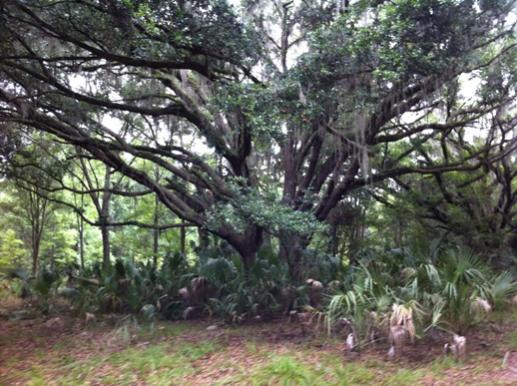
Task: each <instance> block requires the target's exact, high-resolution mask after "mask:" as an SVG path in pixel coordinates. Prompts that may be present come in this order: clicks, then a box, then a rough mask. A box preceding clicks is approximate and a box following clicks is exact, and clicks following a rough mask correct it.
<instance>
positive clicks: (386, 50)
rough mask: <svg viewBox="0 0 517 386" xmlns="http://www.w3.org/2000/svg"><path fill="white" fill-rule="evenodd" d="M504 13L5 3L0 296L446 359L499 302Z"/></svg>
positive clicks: (456, 5) (514, 289) (286, 5)
mask: <svg viewBox="0 0 517 386" xmlns="http://www.w3.org/2000/svg"><path fill="white" fill-rule="evenodd" d="M514 6H515V3H514V2H513V1H453V0H446V1H441V0H440V1H438V0H422V1H416V0H396V1H340V0H339V1H338V0H318V1H303V0H302V1H298V0H294V1H278V0H243V1H240V2H237V1H225V0H217V1H211V0H193V1H179V0H178V1H170V0H167V1H164V0H107V1H96V0H64V1H52V0H31V1H21V0H4V1H0V35H1V37H2V38H1V40H0V153H1V154H0V175H1V177H0V178H1V179H0V208H1V215H0V275H1V276H0V277H2V278H3V282H2V283H4V284H5V285H3V287H2V288H4V289H2V290H1V291H3V292H0V296H4V297H5V296H11V295H13V294H15V295H16V296H21V297H22V298H24V299H32V300H31V302H32V303H31V304H33V305H34V304H36V305H37V307H39V310H40V311H41V312H43V313H52V304H53V303H52V299H56V298H60V297H61V298H66V299H67V302H68V303H67V304H68V305H69V307H70V309H71V310H72V312H73V313H74V314H75V315H77V316H79V317H81V318H83V317H84V315H90V316H91V315H97V314H103V313H109V312H119V313H133V314H140V315H141V316H142V315H143V316H144V317H145V318H151V319H154V318H161V319H167V320H168V319H194V318H206V317H208V316H210V317H212V316H215V317H218V318H221V319H222V320H226V321H227V322H229V323H235V324H237V323H244V322H247V321H250V320H258V319H260V320H269V319H271V318H276V317H279V316H281V315H285V316H286V317H287V316H288V317H289V319H290V320H291V319H295V320H297V323H299V324H301V325H302V328H304V327H303V326H308V325H311V324H312V321H314V320H315V319H319V318H320V317H322V318H323V319H324V320H325V324H326V326H327V327H328V331H329V332H331V331H335V330H336V329H338V330H339V329H344V330H345V331H347V334H348V338H347V342H346V343H347V345H349V346H350V348H351V349H353V348H355V347H356V346H357V347H359V346H360V345H362V344H368V343H367V342H370V341H375V340H376V339H378V338H379V337H385V338H386V339H388V341H389V347H390V352H391V350H393V351H392V352H391V354H393V353H395V351H396V352H397V353H398V351H399V348H400V347H401V346H402V345H404V344H406V343H408V342H409V341H411V342H413V340H414V339H415V338H416V337H423V336H425V335H426V334H428V333H432V332H433V331H440V332H445V333H447V334H449V336H452V335H451V334H455V335H454V342H453V343H452V346H451V347H452V348H453V351H454V350H455V351H454V352H455V353H456V354H458V355H461V350H462V347H463V346H461V340H460V342H459V343H458V341H456V338H463V336H464V335H465V334H467V332H468V330H469V329H470V328H471V327H473V326H474V325H477V324H478V323H479V322H481V321H483V320H485V319H486V318H487V317H488V314H489V313H490V312H494V311H501V312H502V311H504V310H508V309H509V307H511V304H512V302H513V303H516V302H517V297H516V295H517V282H516V279H515V272H516V271H515V270H516V263H517V205H516V203H517V162H516V160H517V131H516V127H517V116H516V114H515V113H516V98H515V95H516V94H515V93H516V85H517V66H516V61H517V49H516V44H517V43H516V36H515V23H516V20H517V19H516V12H515V8H514ZM2 293H3V295H2ZM291 322H292V320H291ZM456 334H457V335H456ZM455 345H456V346H455ZM460 346H461V347H460ZM391 354H390V355H391Z"/></svg>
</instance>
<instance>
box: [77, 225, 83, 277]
mask: <svg viewBox="0 0 517 386" xmlns="http://www.w3.org/2000/svg"><path fill="white" fill-rule="evenodd" d="M77 233H78V234H79V240H78V249H79V265H80V266H81V270H84V221H83V218H82V217H81V216H79V215H78V216H77Z"/></svg>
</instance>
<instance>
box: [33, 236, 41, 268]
mask: <svg viewBox="0 0 517 386" xmlns="http://www.w3.org/2000/svg"><path fill="white" fill-rule="evenodd" d="M39 247H40V240H39V238H37V237H36V238H35V239H34V240H33V244H32V275H33V276H36V275H37V274H38V272H39Z"/></svg>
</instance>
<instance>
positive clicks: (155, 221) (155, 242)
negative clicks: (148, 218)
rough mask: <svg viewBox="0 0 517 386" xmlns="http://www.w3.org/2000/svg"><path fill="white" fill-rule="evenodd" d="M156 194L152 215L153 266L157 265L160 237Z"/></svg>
mask: <svg viewBox="0 0 517 386" xmlns="http://www.w3.org/2000/svg"><path fill="white" fill-rule="evenodd" d="M158 220H159V218H158V196H155V198H154V216H153V225H154V228H153V267H154V268H155V269H156V267H157V266H158V242H159V239H160V230H159V229H158Z"/></svg>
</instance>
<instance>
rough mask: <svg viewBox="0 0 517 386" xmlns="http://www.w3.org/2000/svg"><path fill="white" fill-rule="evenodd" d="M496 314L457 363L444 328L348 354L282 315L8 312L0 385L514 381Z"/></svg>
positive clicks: (513, 363)
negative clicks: (392, 350) (394, 347)
mask: <svg viewBox="0 0 517 386" xmlns="http://www.w3.org/2000/svg"><path fill="white" fill-rule="evenodd" d="M0 310H1V307H0ZM0 314H1V313H0ZM4 314H5V313H4ZM27 317H30V315H24V318H27ZM121 318H122V319H121ZM494 318H496V319H497V321H492V322H490V323H485V324H484V325H483V326H479V327H477V328H476V329H475V330H472V331H470V332H469V334H467V339H468V350H469V353H468V356H467V358H466V359H464V360H463V361H461V362H457V361H455V360H454V359H453V358H451V357H446V356H444V355H443V353H442V347H443V343H444V342H443V337H440V338H438V337H435V338H434V339H431V338H428V339H424V340H420V341H418V343H416V344H415V345H413V346H409V347H407V348H406V349H405V352H404V353H402V354H401V355H400V356H399V357H398V358H397V359H395V360H388V359H387V358H386V351H387V344H386V343H385V342H384V343H382V342H381V343H378V344H375V345H371V346H369V347H367V348H365V349H364V350H362V351H361V352H360V353H355V354H353V355H351V354H350V353H348V354H346V353H344V344H343V339H342V338H339V337H333V338H329V337H328V336H327V335H326V334H325V333H323V332H321V333H318V334H312V333H311V334H303V333H302V331H301V330H300V328H299V327H298V326H296V325H293V324H292V323H289V322H288V321H286V320H278V321H275V322H269V323H257V324H253V325H243V326H238V327H232V326H225V325H224V324H221V323H217V322H216V321H214V320H212V321H184V322H170V321H169V322H167V321H161V322H155V323H154V324H152V325H149V324H141V323H140V324H139V323H136V322H135V321H134V320H133V319H131V318H130V317H125V319H124V318H123V317H121V316H111V317H106V318H103V319H100V320H97V321H95V322H92V323H90V324H89V325H85V321H84V320H82V319H77V318H72V317H65V316H60V317H58V318H56V317H54V318H50V319H49V318H48V317H47V318H43V317H36V318H31V319H24V320H18V321H13V320H8V319H7V318H5V317H4V318H0V385H20V384H24V385H25V384H27V385H124V384H129V385H171V384H172V385H234V384H238V385H241V384H243V385H248V384H250V385H397V386H398V385H417V384H418V385H461V384H465V385H498V384H500V385H517V312H513V313H506V314H504V315H497V316H494ZM208 326H212V327H209V328H208V329H207V327H208ZM213 326H217V327H213ZM440 339H442V340H440Z"/></svg>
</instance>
